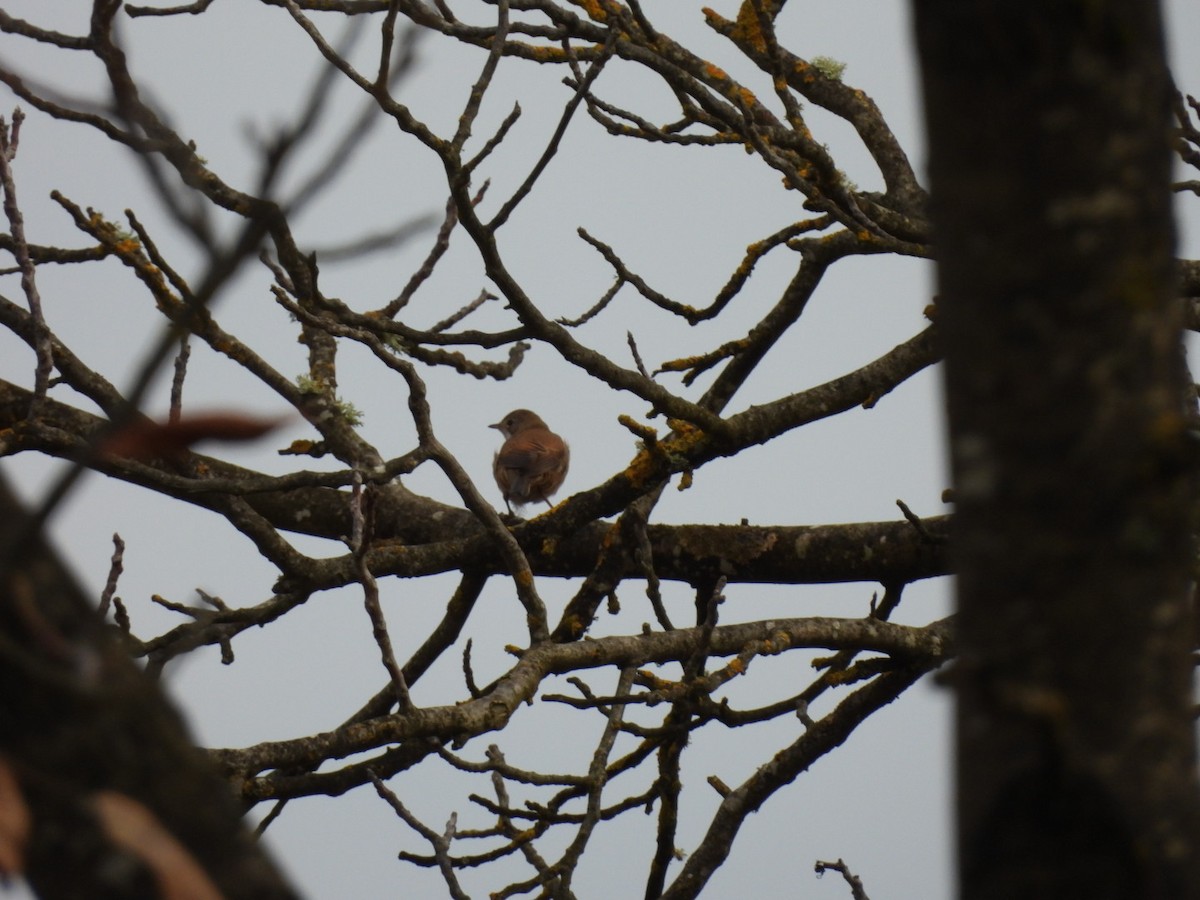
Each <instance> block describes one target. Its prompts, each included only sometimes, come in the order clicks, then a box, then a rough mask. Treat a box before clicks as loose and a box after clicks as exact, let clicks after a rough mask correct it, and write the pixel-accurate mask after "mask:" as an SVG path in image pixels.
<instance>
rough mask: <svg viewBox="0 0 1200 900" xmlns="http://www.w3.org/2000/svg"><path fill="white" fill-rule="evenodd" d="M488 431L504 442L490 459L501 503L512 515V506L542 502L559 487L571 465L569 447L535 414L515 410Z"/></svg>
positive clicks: (545, 501)
mask: <svg viewBox="0 0 1200 900" xmlns="http://www.w3.org/2000/svg"><path fill="white" fill-rule="evenodd" d="M488 427H489V428H495V429H498V430H499V432H500V433H501V434H502V435H504V443H503V444H501V445H500V449H499V450H497V451H496V457H495V459H493V460H492V473H493V474H494V475H495V476H496V486H497V487H499V488H500V493H501V494H503V495H504V504H505V506H507V507H508V511H509V513H510V514H511V513H512V508H513V504H514V503H515V504H516V505H517V506H524V505H525V504H526V503H537V502H539V501H540V502H542V503H545V504H546V505H547V506H549V505H550V500H549V498H550V497H552V496H553V495H554V492H555V491H557V490H558V489H559V488H560V487H562V483H563V479H564V478H566V477H567V467H568V466H569V465H570V464H571V448H570V447H568V446H567V442H566V441H564V440H563V439H562V438H560V437H559V436H558V435H557V434H555V433H554V432H553V431H551V430H550V429H549V428H547V427H546V423H545V422H543V421H542V420H541V417H539V416H538V414H537V413H534V412H530V411H529V410H527V409H514V410H513V411H512V412H510V413H509V414H508V415H507V416H505V417H504V418H503V419H501V420H500V421H499V422H497V423H496V424H495V425H489V426H488Z"/></svg>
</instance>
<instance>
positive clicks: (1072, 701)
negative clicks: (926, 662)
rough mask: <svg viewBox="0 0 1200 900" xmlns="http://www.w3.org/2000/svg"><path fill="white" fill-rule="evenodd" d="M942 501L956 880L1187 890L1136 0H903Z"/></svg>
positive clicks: (1175, 344) (1146, 40)
mask: <svg viewBox="0 0 1200 900" xmlns="http://www.w3.org/2000/svg"><path fill="white" fill-rule="evenodd" d="M914 6H915V12H916V16H915V19H916V29H917V40H918V48H919V52H920V56H921V64H922V68H923V77H924V96H925V109H926V118H927V126H928V133H929V169H930V181H931V187H932V218H933V222H934V229H935V234H936V244H937V248H938V260H939V274H938V280H939V299H938V303H937V311H938V322H939V326H940V328H941V332H942V337H943V340H944V342H945V352H946V370H945V371H946V389H947V403H948V412H949V426H950V440H951V452H952V458H953V469H954V483H955V486H956V493H957V505H958V517H957V521H956V533H955V538H954V541H955V544H954V547H955V550H954V558H955V565H956V568H957V570H958V572H959V580H958V603H959V616H958V619H959V629H960V631H959V636H960V640H961V649H962V657H961V662H960V664H959V666H958V667H957V670H956V673H955V677H954V684H955V687H956V690H957V696H958V707H957V751H958V762H957V765H958V785H957V790H958V839H959V865H960V884H961V896H962V897H963V898H965V900H978V898H985V897H986V898H992V897H996V898H1012V897H1022V898H1038V897H1055V898H1061V897H1089V898H1103V897H1113V898H1122V900H1128V898H1134V897H1156V898H1157V897H1161V898H1172V900H1174V898H1186V897H1198V896H1200V887H1198V878H1197V865H1196V860H1197V854H1196V846H1197V842H1198V840H1200V813H1198V810H1200V805H1198V802H1197V792H1196V784H1195V759H1194V739H1193V733H1192V720H1191V680H1190V679H1191V665H1190V660H1189V651H1190V648H1191V637H1192V630H1191V628H1190V626H1189V615H1190V611H1189V599H1188V593H1189V581H1190V569H1189V564H1190V559H1191V555H1192V537H1191V535H1192V533H1193V528H1192V525H1193V522H1192V513H1191V509H1192V507H1193V505H1194V493H1193V471H1192V470H1193V463H1192V459H1191V454H1190V451H1189V449H1188V447H1187V440H1188V434H1189V423H1188V421H1187V415H1186V407H1185V400H1184V398H1185V391H1186V389H1187V387H1188V385H1189V383H1190V380H1189V379H1188V377H1187V371H1186V366H1185V365H1184V362H1183V353H1182V349H1181V310H1180V308H1179V303H1178V300H1177V299H1176V298H1175V295H1174V258H1173V249H1174V248H1173V239H1174V235H1173V228H1172V221H1171V194H1170V187H1169V178H1170V152H1169V146H1170V145H1169V132H1170V117H1169V116H1170V108H1169V101H1170V91H1171V83H1170V78H1169V75H1168V73H1167V69H1166V64H1165V59H1164V48H1163V36H1162V23H1161V19H1160V14H1159V9H1158V4H1157V3H1154V2H1146V0H1095V2H1086V3H1085V2H1067V0H1063V2H1054V3H1044V2H1040V0H1038V2H1031V0H1020V2H1015V0H917V2H916V3H915V4H914Z"/></svg>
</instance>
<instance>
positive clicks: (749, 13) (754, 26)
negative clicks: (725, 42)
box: [729, 0, 767, 53]
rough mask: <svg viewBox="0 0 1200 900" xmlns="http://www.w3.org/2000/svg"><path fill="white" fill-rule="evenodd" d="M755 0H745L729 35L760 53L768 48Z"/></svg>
mask: <svg viewBox="0 0 1200 900" xmlns="http://www.w3.org/2000/svg"><path fill="white" fill-rule="evenodd" d="M754 6H755V4H754V2H753V0H744V2H743V3H742V5H741V7H740V8H739V9H738V14H737V23H736V24H735V25H734V26H733V28H732V29H730V34H729V36H730V37H731V38H733V39H734V41H736V42H737V43H739V44H748V45H749V46H750V47H751V49H754V50H757V51H759V52H760V53H761V52H764V51H765V50H766V49H767V39H766V36H765V35H764V34H763V30H762V23H761V22H760V20H759V18H758V10H756V9H755V8H754Z"/></svg>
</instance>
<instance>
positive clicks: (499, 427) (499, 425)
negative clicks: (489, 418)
mask: <svg viewBox="0 0 1200 900" xmlns="http://www.w3.org/2000/svg"><path fill="white" fill-rule="evenodd" d="M488 428H495V429H496V430H497V431H503V430H504V423H503V422H497V423H496V424H495V425H489V426H488Z"/></svg>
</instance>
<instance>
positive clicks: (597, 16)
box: [575, 0, 608, 22]
mask: <svg viewBox="0 0 1200 900" xmlns="http://www.w3.org/2000/svg"><path fill="white" fill-rule="evenodd" d="M575 2H576V3H578V4H579V5H580V6H581V7H582V8H583V10H584V12H586V13H587V14H588V17H589V18H591V19H593V20H594V21H596V22H604V21H607V19H608V11H607V10H606V9H605V8H604V7H603V6H602V5H601V3H600V0H575Z"/></svg>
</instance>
